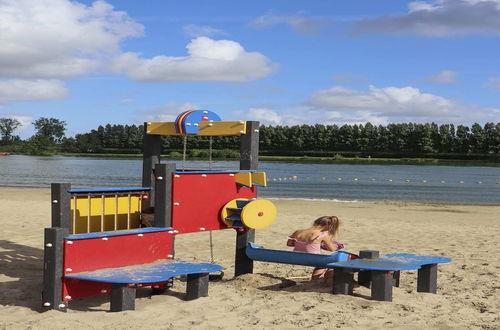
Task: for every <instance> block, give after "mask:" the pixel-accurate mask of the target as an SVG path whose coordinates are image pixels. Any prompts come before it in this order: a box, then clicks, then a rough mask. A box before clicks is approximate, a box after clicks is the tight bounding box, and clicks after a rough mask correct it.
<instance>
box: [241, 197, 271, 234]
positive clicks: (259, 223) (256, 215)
mask: <svg viewBox="0 0 500 330" xmlns="http://www.w3.org/2000/svg"><path fill="white" fill-rule="evenodd" d="M274 219H276V206H274V204H273V203H271V202H270V201H268V200H266V199H257V200H253V201H251V202H250V203H248V204H247V205H245V206H244V207H243V209H242V210H241V222H243V224H244V225H245V226H246V227H248V228H252V229H262V228H265V227H267V226H269V225H270V224H272V223H273V222H274Z"/></svg>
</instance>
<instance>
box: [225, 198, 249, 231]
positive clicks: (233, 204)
mask: <svg viewBox="0 0 500 330" xmlns="http://www.w3.org/2000/svg"><path fill="white" fill-rule="evenodd" d="M248 202H249V200H248V199H244V198H237V199H233V200H232V201H229V202H228V203H227V204H226V205H224V207H223V208H222V211H221V212H220V217H221V220H222V222H224V223H225V224H226V225H227V226H228V227H232V226H233V224H234V223H235V221H236V222H237V223H238V222H240V213H241V207H238V203H239V204H240V206H241V204H246V203H248ZM230 219H233V220H230ZM240 226H241V225H240Z"/></svg>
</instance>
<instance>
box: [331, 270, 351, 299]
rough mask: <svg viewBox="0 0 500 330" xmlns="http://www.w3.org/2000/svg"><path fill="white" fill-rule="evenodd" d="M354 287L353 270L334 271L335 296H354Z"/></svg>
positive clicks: (333, 291)
mask: <svg viewBox="0 0 500 330" xmlns="http://www.w3.org/2000/svg"><path fill="white" fill-rule="evenodd" d="M353 287H354V274H353V271H352V270H351V269H347V268H335V270H334V271H333V289H332V293H334V294H350V295H352V292H353Z"/></svg>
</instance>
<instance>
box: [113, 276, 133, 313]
mask: <svg viewBox="0 0 500 330" xmlns="http://www.w3.org/2000/svg"><path fill="white" fill-rule="evenodd" d="M135 291H136V289H135V288H127V284H122V283H113V284H111V307H110V312H121V311H133V310H134V309H135Z"/></svg>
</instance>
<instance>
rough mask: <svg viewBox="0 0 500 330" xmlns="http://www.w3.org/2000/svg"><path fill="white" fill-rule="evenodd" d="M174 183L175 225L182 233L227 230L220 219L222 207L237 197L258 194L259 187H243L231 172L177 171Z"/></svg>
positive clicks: (173, 221) (173, 214) (250, 196)
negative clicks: (202, 230) (196, 172)
mask: <svg viewBox="0 0 500 330" xmlns="http://www.w3.org/2000/svg"><path fill="white" fill-rule="evenodd" d="M203 175H205V176H203ZM172 183H173V184H172V227H173V228H174V229H175V230H178V231H179V233H181V234H183V233H192V232H199V231H201V230H200V228H205V230H218V229H225V228H227V226H226V225H225V224H224V223H223V222H222V221H220V220H219V214H220V212H221V210H222V207H223V206H224V205H226V203H227V202H229V201H230V200H233V199H236V198H247V199H250V198H255V197H256V196H257V189H256V187H255V186H254V187H253V188H248V187H242V186H239V185H237V184H236V183H235V181H234V176H231V175H230V174H229V173H209V172H207V173H206V174H188V173H186V174H184V173H177V174H175V175H174V177H173V179H172ZM176 203H179V205H176Z"/></svg>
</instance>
